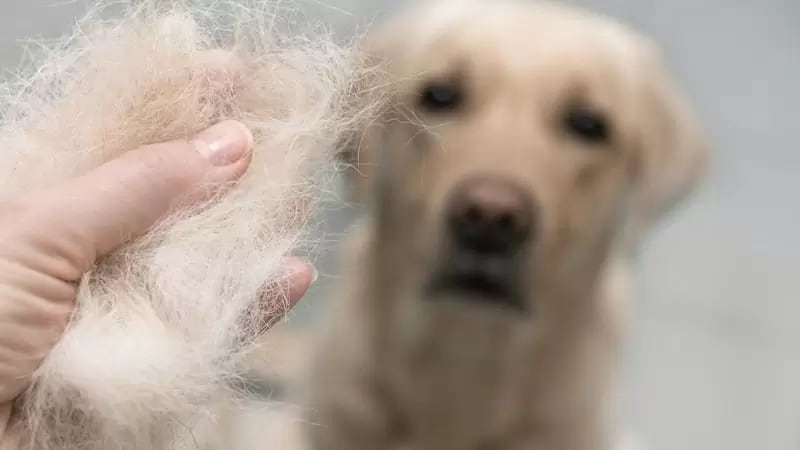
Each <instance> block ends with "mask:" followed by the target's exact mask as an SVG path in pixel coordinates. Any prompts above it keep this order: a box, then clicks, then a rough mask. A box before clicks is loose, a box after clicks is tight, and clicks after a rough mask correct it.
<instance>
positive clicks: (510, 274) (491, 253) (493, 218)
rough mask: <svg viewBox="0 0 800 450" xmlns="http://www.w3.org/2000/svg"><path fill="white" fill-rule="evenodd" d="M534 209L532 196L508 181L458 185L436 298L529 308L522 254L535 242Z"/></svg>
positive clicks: (480, 180)
mask: <svg viewBox="0 0 800 450" xmlns="http://www.w3.org/2000/svg"><path fill="white" fill-rule="evenodd" d="M534 209H535V208H534V206H533V200H532V198H531V196H530V195H529V194H528V192H527V191H525V190H524V189H522V188H520V187H519V186H517V185H516V184H515V183H513V182H510V181H508V180H506V179H504V178H496V177H483V178H473V179H469V180H467V181H465V182H463V183H461V184H459V185H458V186H457V188H456V189H455V190H454V191H453V195H452V196H451V198H450V200H449V202H448V203H447V208H446V210H445V214H446V216H445V223H446V239H445V242H443V243H442V245H443V252H442V259H441V261H440V267H439V270H438V272H437V274H436V275H435V276H434V282H433V284H432V286H433V291H434V294H441V293H452V294H457V295H456V296H447V298H459V299H460V298H463V299H468V300H478V301H482V302H487V303H493V304H496V305H498V306H506V307H511V308H514V309H525V302H524V300H523V295H522V292H521V291H522V289H523V285H524V284H525V283H523V281H525V280H521V276H522V274H521V272H522V267H521V266H522V265H523V258H521V255H523V254H524V253H525V251H526V248H528V247H530V245H529V244H530V242H531V241H532V240H533V237H534V236H533V235H534V226H533V225H534V222H535V211H534ZM434 297H440V296H438V295H434Z"/></svg>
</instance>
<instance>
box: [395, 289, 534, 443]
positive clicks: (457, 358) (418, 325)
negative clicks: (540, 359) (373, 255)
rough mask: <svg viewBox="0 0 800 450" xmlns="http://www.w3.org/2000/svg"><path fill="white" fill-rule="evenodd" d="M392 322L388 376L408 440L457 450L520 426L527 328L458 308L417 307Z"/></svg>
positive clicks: (496, 314)
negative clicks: (405, 423) (408, 435)
mask: <svg viewBox="0 0 800 450" xmlns="http://www.w3.org/2000/svg"><path fill="white" fill-rule="evenodd" d="M396 317H397V320H396V321H395V322H394V324H393V332H392V333H391V335H392V336H391V337H392V342H391V344H390V346H389V348H390V353H391V354H390V355H388V356H390V357H389V358H388V360H389V361H388V363H389V365H390V367H389V368H388V370H387V373H389V375H388V376H389V377H390V379H389V381H390V382H389V386H390V389H391V391H392V392H393V397H394V398H395V399H396V401H397V402H398V406H399V408H400V410H401V411H402V414H403V416H405V419H404V420H405V421H407V422H409V423H408V424H407V425H408V427H409V428H410V431H411V432H412V433H413V434H414V435H417V436H418V437H419V438H420V439H423V440H425V441H427V442H431V444H432V445H436V446H440V447H441V448H461V447H460V445H458V444H459V443H460V442H464V443H465V444H466V443H468V442H475V441H476V440H478V441H480V440H484V439H486V440H491V439H492V437H493V436H497V435H502V434H504V433H506V432H507V431H508V430H510V429H512V428H516V427H518V426H519V421H520V420H522V418H523V417H524V416H525V407H526V404H527V401H526V400H525V398H526V397H527V395H526V391H527V386H528V384H529V383H530V381H531V380H530V379H529V369H528V368H529V366H530V362H531V361H530V358H531V356H532V352H533V348H532V342H534V339H532V335H531V334H532V330H531V329H530V323H528V322H527V321H526V320H525V319H524V318H520V317H515V316H514V315H513V314H510V313H507V312H503V311H492V310H487V309H486V308H484V307H481V306H479V305H474V306H467V307H465V306H464V305H461V304H453V305H450V304H440V305H431V304H424V303H418V304H417V306H416V307H411V308H407V309H406V310H405V311H404V312H403V313H401V314H398V315H397V316H396Z"/></svg>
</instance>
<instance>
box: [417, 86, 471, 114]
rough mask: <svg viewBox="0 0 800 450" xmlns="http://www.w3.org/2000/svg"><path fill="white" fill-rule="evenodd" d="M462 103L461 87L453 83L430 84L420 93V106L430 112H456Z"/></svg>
mask: <svg viewBox="0 0 800 450" xmlns="http://www.w3.org/2000/svg"><path fill="white" fill-rule="evenodd" d="M463 101H464V95H463V92H462V89H461V86H459V85H458V84H455V83H449V82H439V83H430V84H428V85H426V86H425V87H423V89H422V92H421V93H420V99H419V102H420V106H422V107H423V108H425V109H426V110H428V111H431V112H451V111H455V110H457V109H458V108H459V107H460V106H461V105H462V103H463Z"/></svg>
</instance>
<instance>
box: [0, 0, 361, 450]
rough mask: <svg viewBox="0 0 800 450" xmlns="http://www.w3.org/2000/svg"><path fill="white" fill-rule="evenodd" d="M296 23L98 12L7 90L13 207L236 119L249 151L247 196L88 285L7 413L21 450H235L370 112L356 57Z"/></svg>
mask: <svg viewBox="0 0 800 450" xmlns="http://www.w3.org/2000/svg"><path fill="white" fill-rule="evenodd" d="M285 3H286V2H277V1H276V2H272V1H247V0H241V1H227V0H226V1H211V0H208V1H205V0H198V1H188V0H187V1H182V0H180V1H160V0H142V1H130V2H127V1H122V2H119V1H117V2H113V4H111V3H109V4H108V5H106V4H101V5H98V6H97V8H96V9H95V10H94V12H93V13H92V14H90V16H89V17H87V18H86V19H84V20H83V21H81V22H80V23H79V24H78V26H77V29H76V30H75V32H74V34H73V35H72V36H71V37H70V38H69V39H67V40H64V41H62V42H60V43H58V44H57V45H54V46H46V47H45V48H43V49H40V50H39V51H38V52H37V53H36V54H34V55H33V56H34V58H33V64H32V65H31V66H30V67H29V68H28V69H27V70H25V71H22V72H20V73H19V74H18V78H17V79H14V80H10V81H8V82H5V83H4V84H2V85H0V93H2V98H0V102H2V103H0V105H1V106H0V115H1V116H2V123H0V199H2V198H10V197H12V196H14V195H16V194H18V193H21V192H26V191H28V190H31V189H36V188H41V187H49V186H53V185H56V184H57V183H59V182H60V181H62V180H66V179H68V178H69V177H72V176H75V175H77V174H81V173H83V172H85V171H87V170H89V169H91V168H93V167H96V166H97V165H99V164H101V163H103V162H105V161H108V160H110V159H112V158H115V157H117V156H119V155H121V154H122V153H124V152H126V151H128V150H131V149H134V148H136V147H138V146H140V145H143V144H149V143H156V142H161V141H167V140H172V139H184V138H188V137H190V136H191V135H193V134H194V133H197V132H198V131H200V130H202V129H204V128H205V127H208V126H210V125H212V124H213V123H216V122H218V121H221V120H223V119H236V120H240V121H242V122H243V123H245V124H246V125H247V126H248V127H249V128H250V129H251V130H252V131H253V134H254V136H255V146H254V150H253V155H252V164H251V166H250V168H249V170H248V172H247V173H246V174H245V175H244V177H243V178H242V179H241V181H240V182H239V183H237V184H235V185H233V186H228V188H229V189H225V190H223V191H220V192H224V193H220V194H219V195H215V196H214V199H213V200H212V201H211V202H209V203H207V204H203V205H197V206H192V207H189V206H186V207H184V208H180V209H179V210H177V211H176V212H175V213H174V214H173V215H172V216H170V217H168V218H166V219H165V220H164V221H163V222H162V223H160V224H159V225H158V226H157V227H155V228H154V229H153V230H152V231H151V232H149V233H148V234H147V235H146V236H144V237H143V238H141V239H138V240H137V241H135V242H133V243H131V244H130V245H128V246H127V247H125V248H123V249H121V250H119V251H117V252H116V253H114V254H112V255H111V256H109V257H107V258H105V259H104V260H103V261H101V262H100V263H99V264H98V265H97V266H96V267H95V268H94V269H92V271H91V272H90V273H88V274H87V275H86V277H85V279H84V280H83V282H82V284H81V286H80V290H79V294H78V302H77V304H78V309H77V311H76V312H75V314H74V317H73V319H72V322H71V324H70V325H69V327H68V328H67V330H66V332H65V334H64V336H63V339H62V340H61V341H60V342H59V343H58V344H57V345H56V347H55V348H54V349H53V352H52V354H51V355H49V357H47V359H46V360H45V361H44V363H43V364H42V366H41V368H40V369H39V370H38V371H37V372H36V373H35V374H34V379H33V385H32V386H31V387H30V389H28V390H27V391H26V392H25V393H24V395H23V396H22V397H21V398H20V399H19V401H18V402H17V403H16V405H15V407H14V413H13V417H12V423H11V427H10V429H9V431H8V432H7V433H9V434H7V435H6V436H4V440H5V441H6V442H7V444H8V448H11V447H14V446H15V445H18V446H19V447H20V448H22V449H25V450H28V449H31V450H167V449H169V450H172V449H197V448H200V449H210V448H217V449H220V450H229V449H231V448H233V447H231V443H230V442H229V441H228V440H226V439H224V436H225V434H224V428H225V421H226V420H233V419H232V418H233V417H235V416H237V415H238V414H240V413H242V412H241V411H239V410H240V409H241V407H242V405H244V404H245V403H246V402H247V400H248V398H250V397H252V395H250V393H248V392H246V391H245V390H243V389H242V387H241V386H242V383H241V378H242V377H243V376H244V375H245V374H246V373H247V372H248V371H249V370H250V366H251V361H250V360H251V356H252V352H253V350H254V349H256V348H257V346H258V343H259V339H260V335H261V333H262V332H263V330H264V327H265V326H266V318H267V317H271V316H274V315H275V313H276V312H280V311H282V310H283V309H284V308H285V302H284V301H283V298H282V293H283V291H284V289H283V288H282V287H281V283H282V280H283V276H284V275H282V274H281V273H280V269H281V260H282V258H283V257H285V256H286V255H288V254H290V253H292V252H295V251H299V250H302V249H303V248H306V247H307V246H306V244H308V243H309V242H308V238H309V235H308V234H307V233H308V231H309V227H310V225H312V224H313V220H314V219H313V218H314V217H315V216H314V215H313V212H314V211H315V209H316V207H317V204H318V203H319V202H320V201H321V200H322V199H323V197H324V195H323V194H324V192H325V191H326V189H328V181H329V179H330V178H331V177H332V176H333V169H334V165H335V164H334V160H333V155H334V153H335V151H336V149H337V148H338V144H339V143H340V142H342V140H343V139H344V138H346V136H348V135H351V134H352V130H353V129H354V128H355V127H357V126H359V125H358V124H359V122H360V121H361V120H362V119H363V118H364V117H366V116H368V113H369V110H370V109H371V105H366V104H358V105H356V104H355V103H354V102H353V101H352V100H353V99H354V98H355V97H356V96H357V94H358V93H357V92H355V91H354V90H353V87H354V86H355V84H354V81H357V80H358V79H359V78H360V76H361V74H362V72H361V70H362V69H361V68H362V66H361V61H360V60H359V57H358V55H357V53H355V52H353V51H352V48H351V47H349V46H346V45H345V46H339V45H336V44H334V43H333V40H332V38H331V37H329V36H328V35H327V34H326V33H325V32H324V30H316V29H311V28H313V27H307V29H306V30H305V31H304V32H302V33H301V32H299V31H297V30H294V29H293V28H292V27H291V26H290V25H291V24H292V23H293V22H292V21H291V19H292V18H293V17H294V15H293V14H294V12H293V10H292V9H291V8H288V7H287V6H284V4H285ZM107 6H108V7H107ZM219 187H220V186H208V188H209V189H214V190H217V189H218V188H219ZM98 189H102V186H98ZM268 280H274V282H268ZM265 283H267V284H265ZM265 298H274V300H272V301H270V302H269V303H266V304H265V302H264V299H265ZM11 437H13V438H15V439H14V440H17V441H18V442H17V443H16V444H14V443H12V442H11V440H10V438H11ZM262 444H263V445H264V446H265V448H281V446H280V445H279V444H276V446H274V447H271V446H270V445H271V444H270V442H262Z"/></svg>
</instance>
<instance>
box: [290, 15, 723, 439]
mask: <svg viewBox="0 0 800 450" xmlns="http://www.w3.org/2000/svg"><path fill="white" fill-rule="evenodd" d="M364 48H365V50H366V52H367V53H368V54H369V55H371V56H372V57H374V58H376V59H377V60H380V61H382V63H383V64H384V67H385V73H384V74H383V75H384V76H383V77H382V78H380V79H379V80H376V81H375V82H376V83H377V84H376V85H375V87H374V88H375V90H376V91H381V92H386V91H388V92H389V93H390V94H389V97H390V100H391V101H390V102H389V104H390V105H391V107H390V108H387V110H386V111H385V112H384V114H383V115H382V116H381V118H380V120H378V121H377V122H376V123H374V124H372V126H370V127H365V129H364V130H363V132H362V133H361V134H360V135H359V138H358V139H356V140H355V142H356V144H357V145H355V146H353V148H352V151H351V153H350V154H349V157H350V161H351V162H352V164H353V166H354V167H355V169H356V170H354V171H353V176H352V181H353V188H354V189H353V191H354V193H355V196H356V198H357V199H359V200H362V201H363V202H364V203H365V205H366V208H367V214H366V216H365V217H364V218H363V220H362V222H361V223H360V224H359V227H358V228H357V231H355V233H354V235H353V236H352V241H351V242H350V247H349V250H348V258H347V263H346V264H344V265H343V267H344V268H345V270H346V274H345V276H344V279H345V282H344V283H343V286H342V292H340V295H339V296H338V297H337V299H336V303H335V304H334V306H333V312H332V313H331V317H330V322H329V326H328V327H327V328H326V329H325V330H324V331H323V333H322V335H321V339H320V342H319V346H318V348H317V350H316V356H315V357H314V360H313V363H312V366H311V368H310V370H309V380H308V383H307V386H306V392H305V394H306V396H307V398H306V407H307V409H308V411H309V415H308V424H309V425H308V426H307V427H306V434H307V437H308V439H309V441H310V447H311V448H313V449H315V450H399V449H404V450H501V449H502V450H523V449H524V450H544V449H546V450H601V449H608V448H612V447H613V446H614V445H617V442H616V441H617V439H618V429H617V424H616V423H615V422H616V418H615V416H614V413H613V409H614V405H613V403H614V402H613V397H614V381H615V371H616V366H617V359H618V357H619V349H620V345H621V340H622V338H623V337H624V330H625V321H626V318H625V316H626V314H627V311H628V306H627V302H628V301H629V300H630V298H631V297H632V287H633V285H632V282H633V277H632V268H631V264H632V258H633V255H634V253H635V252H636V251H637V250H638V248H639V247H640V244H641V242H642V240H643V239H644V238H645V237H646V235H647V232H648V231H649V230H650V229H651V228H652V227H653V226H654V225H655V224H657V223H659V222H660V221H661V220H662V219H663V218H664V217H665V216H666V215H667V214H668V213H669V212H671V211H672V210H673V209H674V207H675V205H677V204H679V203H681V202H682V200H684V198H686V197H687V195H689V194H690V193H691V192H692V191H693V190H694V189H695V188H696V187H697V185H698V183H699V181H700V180H701V179H702V177H703V174H704V173H705V171H706V169H707V166H708V164H709V161H710V158H709V155H710V153H709V149H708V145H707V142H706V139H705V136H704V134H703V132H702V130H701V127H700V126H699V124H698V122H697V119H696V117H695V115H694V113H693V111H692V108H691V107H690V105H689V104H688V102H687V101H686V99H685V98H684V96H683V94H682V93H681V92H680V90H679V89H678V88H677V86H676V85H675V83H673V81H672V80H671V78H670V77H669V76H668V75H667V73H666V71H665V69H664V67H663V63H662V58H661V56H660V55H659V52H658V50H657V49H656V47H655V46H654V45H653V44H652V43H650V42H649V41H648V40H647V39H646V38H645V37H643V36H642V35H640V34H639V33H638V32H636V31H634V30H631V29H629V28H627V27H625V26H624V25H622V24H619V23H617V22H615V21H613V20H611V19H609V18H605V17H602V16H600V15H596V14H593V13H590V12H587V11H584V10H580V9H577V8H575V7H572V6H565V5H558V4H554V3H549V2H523V1H513V0H505V1H504V0H495V1H471V0H463V1H455V0H454V1H447V0H443V1H427V2H419V3H418V4H415V5H414V6H412V7H411V8H410V9H409V10H407V11H405V12H404V13H401V14H399V15H398V16H397V17H395V18H394V19H393V20H390V21H389V22H388V23H387V24H385V25H384V26H382V27H380V28H378V29H376V30H374V31H373V33H372V35H371V36H369V37H368V39H367V40H366V41H365V44H364ZM432 83H433V84H435V83H440V84H450V85H453V84H455V85H457V86H458V89H459V90H460V92H461V94H460V95H462V96H463V101H461V102H460V103H459V104H458V106H456V107H454V108H452V109H451V110H447V111H431V110H429V109H427V110H426V108H425V106H424V105H423V104H421V103H420V99H421V98H422V97H423V96H424V95H425V93H424V92H423V91H424V90H425V89H426V87H427V86H430V85H431V84H432ZM575 105H583V106H584V107H590V108H592V109H593V110H595V111H600V114H602V116H603V117H604V118H605V119H607V120H608V121H609V122H610V124H611V129H612V131H611V135H610V137H609V138H608V139H607V140H606V141H603V142H600V143H597V142H586V141H585V140H581V139H580V138H579V137H576V136H575V135H574V133H573V134H571V132H570V131H569V130H567V129H565V125H564V117H565V114H566V113H567V111H570V110H571V108H574V107H575ZM476 176H489V177H495V178H499V179H503V180H510V181H512V182H513V183H515V184H516V185H517V186H520V187H521V188H522V189H523V190H524V192H525V193H526V194H527V195H528V196H529V197H530V198H531V199H533V201H534V202H535V204H536V208H535V209H536V211H537V212H538V213H537V215H536V217H535V219H536V232H535V240H534V243H533V244H531V246H530V248H529V249H528V250H526V251H525V253H524V255H525V256H524V258H523V261H522V262H521V263H520V264H521V267H522V269H521V270H523V271H524V275H525V276H524V277H522V281H521V282H520V283H521V286H520V288H521V291H522V292H523V302H522V310H521V311H516V310H507V309H502V308H492V307H487V306H486V305H479V304H474V303H470V302H465V301H463V299H461V298H459V295H458V294H452V295H445V296H444V297H445V298H439V299H438V300H439V301H434V300H432V298H431V297H432V296H433V294H430V293H429V292H428V291H426V286H427V285H428V283H429V282H430V279H431V277H432V276H434V274H435V273H436V272H437V271H439V270H441V269H442V267H443V266H447V265H448V264H451V262H450V261H444V260H443V259H444V258H443V257H442V254H441V253H442V251H443V250H442V242H445V241H446V240H447V239H448V236H447V232H446V231H445V226H444V225H443V215H444V210H445V209H446V208H447V204H448V199H449V198H450V197H451V196H452V194H453V192H454V190H456V189H457V186H459V184H460V183H463V182H464V181H465V180H469V179H472V178H474V177H476Z"/></svg>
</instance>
